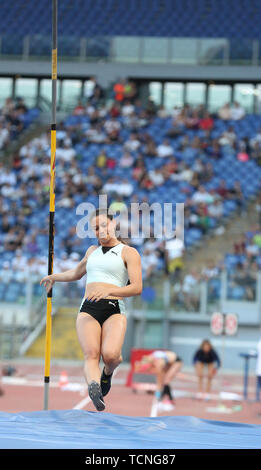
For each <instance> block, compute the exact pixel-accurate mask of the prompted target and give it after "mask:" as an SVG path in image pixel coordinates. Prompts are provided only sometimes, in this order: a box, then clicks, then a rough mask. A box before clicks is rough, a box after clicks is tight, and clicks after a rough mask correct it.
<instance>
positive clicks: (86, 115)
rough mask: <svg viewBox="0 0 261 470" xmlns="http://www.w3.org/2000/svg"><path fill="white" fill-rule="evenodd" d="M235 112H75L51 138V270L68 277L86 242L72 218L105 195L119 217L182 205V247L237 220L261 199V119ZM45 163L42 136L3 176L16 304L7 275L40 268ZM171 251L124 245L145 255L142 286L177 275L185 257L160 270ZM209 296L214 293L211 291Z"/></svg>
mask: <svg viewBox="0 0 261 470" xmlns="http://www.w3.org/2000/svg"><path fill="white" fill-rule="evenodd" d="M238 111H239V110H238V109H237V105H234V106H233V107H231V108H230V107H229V113H230V114H229V115H228V116H226V117H229V119H227V118H226V119H224V116H223V119H222V110H220V111H219V113H217V114H215V115H211V116H210V115H209V114H208V113H207V112H206V110H205V109H204V107H202V106H199V107H198V108H192V107H190V106H188V105H186V106H184V107H183V108H181V109H177V108H175V109H173V111H172V112H171V113H169V112H166V111H165V110H164V109H162V108H160V109H157V108H156V107H151V103H150V107H147V108H146V106H145V107H142V106H141V104H140V102H139V101H138V100H137V99H136V96H135V95H134V97H133V98H132V99H130V98H129V96H128V98H127V99H126V98H125V99H124V100H123V102H122V103H121V104H119V103H118V102H117V103H116V102H113V104H112V105H110V106H109V107H108V106H105V105H104V103H103V102H102V101H101V100H99V99H98V101H97V99H96V98H95V97H94V98H93V99H90V100H89V101H88V102H87V103H78V105H76V107H75V109H74V112H73V113H72V114H71V115H69V116H68V117H67V119H66V120H65V121H64V122H63V123H62V124H61V125H60V126H59V128H58V131H57V154H56V156H57V171H56V205H57V216H56V220H55V225H56V235H55V253H56V262H57V266H58V264H59V263H60V265H63V266H66V268H65V269H67V266H68V265H69V264H70V263H71V264H70V265H73V263H75V262H77V260H78V259H79V258H80V257H81V256H83V254H84V253H85V251H86V249H87V248H88V246H89V245H90V244H92V243H93V240H92V239H90V238H85V239H82V240H81V239H79V237H78V236H77V235H76V233H75V211H76V207H77V206H78V205H79V204H80V203H82V202H86V201H87V200H88V202H91V203H93V204H94V205H95V206H97V205H98V197H99V194H104V193H105V194H107V195H108V201H109V204H115V207H116V208H117V207H118V208H119V207H121V205H122V204H127V206H128V207H130V206H129V204H130V203H131V202H136V201H138V202H141V201H147V202H148V203H150V204H151V203H153V202H160V203H164V202H172V203H178V202H183V203H185V246H186V247H193V246H196V245H197V244H198V243H199V242H200V241H201V240H202V239H203V237H204V236H205V235H206V234H208V233H211V231H214V230H216V229H218V228H220V227H222V226H223V224H224V223H225V221H226V219H228V218H229V217H230V216H231V215H233V214H241V215H242V214H243V215H244V213H245V211H246V204H247V201H249V200H250V199H251V198H253V197H256V196H257V194H258V191H259V182H260V176H261V168H260V166H259V163H260V162H259V154H260V128H261V117H260V116H257V115H245V113H244V111H243V112H242V110H241V112H238ZM49 155H50V137H49V135H48V133H47V134H42V135H41V136H39V137H38V138H35V139H33V140H32V141H31V142H29V143H28V144H26V145H24V146H23V147H22V148H21V149H20V153H19V162H18V163H17V161H16V163H15V165H14V167H13V168H12V169H11V171H10V170H8V169H4V168H2V173H1V182H0V184H1V186H0V191H1V203H2V204H1V207H2V208H1V221H2V231H1V234H0V237H1V242H2V243H1V246H2V249H1V255H0V256H1V258H0V259H1V269H2V271H1V278H2V281H1V285H0V289H1V290H2V293H3V294H4V293H5V296H6V297H8V298H9V297H10V299H13V300H14V299H15V298H17V296H18V295H19V294H21V292H20V291H21V289H23V286H22V284H21V283H19V282H14V283H12V284H10V286H9V287H8V289H6V279H7V277H5V272H7V270H8V268H10V266H13V267H14V265H15V263H18V265H19V263H20V266H21V265H24V268H23V269H24V270H25V269H26V270H27V272H31V273H35V275H36V276H38V277H39V275H40V273H42V274H43V273H44V272H45V269H46V253H47V246H48V197H49ZM115 178H117V184H116V185H115ZM10 207H12V212H11V214H12V215H10V212H8V209H9V208H10ZM173 221H174V223H175V211H174V209H173ZM168 242H169V240H166V239H165V240H164V239H162V240H159V239H157V238H156V239H155V238H153V233H152V236H151V239H147V240H145V241H144V240H142V243H141V242H140V241H138V240H134V239H132V240H131V243H132V245H134V246H135V247H136V248H137V249H138V250H139V251H140V252H142V253H143V271H144V278H145V279H146V278H148V279H149V278H150V276H151V274H152V273H153V271H155V268H156V269H157V270H158V271H159V272H169V273H170V274H172V273H173V272H174V274H177V272H178V271H180V269H182V267H183V263H182V250H181V251H180V252H179V253H178V255H175V256H176V258H175V259H174V268H173V264H172V263H171V262H172V261H173V259H171V257H170V259H168V261H167V262H166V252H167V251H168V252H169V253H172V252H173V249H171V247H170V250H168ZM140 243H141V244H140ZM174 251H175V250H174ZM21 258H22V259H23V261H25V260H29V263H28V264H26V263H23V262H20V261H21ZM228 259H229V258H228ZM177 261H178V263H177ZM25 266H26V268H25ZM177 268H178V269H177ZM25 274H26V273H25V271H24V275H25ZM17 276H18V278H19V276H21V272H20V271H19V270H17ZM187 280H188V279H187ZM190 280H191V279H190ZM17 281H19V279H17ZM213 282H214V281H213ZM214 287H215V289H216V291H217V292H218V289H219V285H218V283H216V284H215V286H214ZM9 291H10V292H9ZM234 291H235V289H234ZM234 291H233V292H234ZM39 292H40V289H39ZM235 295H243V294H240V293H238V294H233V296H235Z"/></svg>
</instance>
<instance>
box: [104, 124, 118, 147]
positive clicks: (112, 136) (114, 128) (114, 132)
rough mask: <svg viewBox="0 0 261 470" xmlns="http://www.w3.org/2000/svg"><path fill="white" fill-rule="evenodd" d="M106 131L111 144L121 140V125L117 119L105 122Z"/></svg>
mask: <svg viewBox="0 0 261 470" xmlns="http://www.w3.org/2000/svg"><path fill="white" fill-rule="evenodd" d="M104 129H105V132H106V134H107V137H108V139H109V142H116V141H118V139H119V134H120V130H121V124H120V122H119V121H117V119H115V118H111V119H108V120H106V121H105V123H104Z"/></svg>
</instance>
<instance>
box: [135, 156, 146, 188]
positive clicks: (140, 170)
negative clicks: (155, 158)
mask: <svg viewBox="0 0 261 470" xmlns="http://www.w3.org/2000/svg"><path fill="white" fill-rule="evenodd" d="M146 173H147V171H146V166H145V163H144V161H143V160H142V158H137V160H136V162H135V163H134V166H133V170H132V178H133V179H134V180H136V181H138V182H140V181H142V179H143V178H144V177H145V175H146Z"/></svg>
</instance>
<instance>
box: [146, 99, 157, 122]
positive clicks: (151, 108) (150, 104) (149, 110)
mask: <svg viewBox="0 0 261 470" xmlns="http://www.w3.org/2000/svg"><path fill="white" fill-rule="evenodd" d="M145 111H146V114H147V116H148V118H151V117H153V116H155V115H156V113H157V106H156V104H155V102H154V101H153V99H152V98H151V97H149V98H148V101H147V104H146V105H145Z"/></svg>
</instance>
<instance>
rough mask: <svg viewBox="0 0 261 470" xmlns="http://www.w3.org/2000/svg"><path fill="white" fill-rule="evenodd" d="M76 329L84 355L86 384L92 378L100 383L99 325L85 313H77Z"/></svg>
mask: <svg viewBox="0 0 261 470" xmlns="http://www.w3.org/2000/svg"><path fill="white" fill-rule="evenodd" d="M76 331H77V335H78V339H79V342H80V345H81V348H82V351H83V355H84V376H85V378H86V381H87V383H88V384H90V382H91V381H92V380H95V381H96V382H98V383H100V378H101V371H100V368H99V361H100V355H101V326H100V324H99V322H98V321H97V320H96V319H95V318H93V317H92V316H91V315H88V314H87V313H79V314H78V316H77V320H76Z"/></svg>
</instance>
